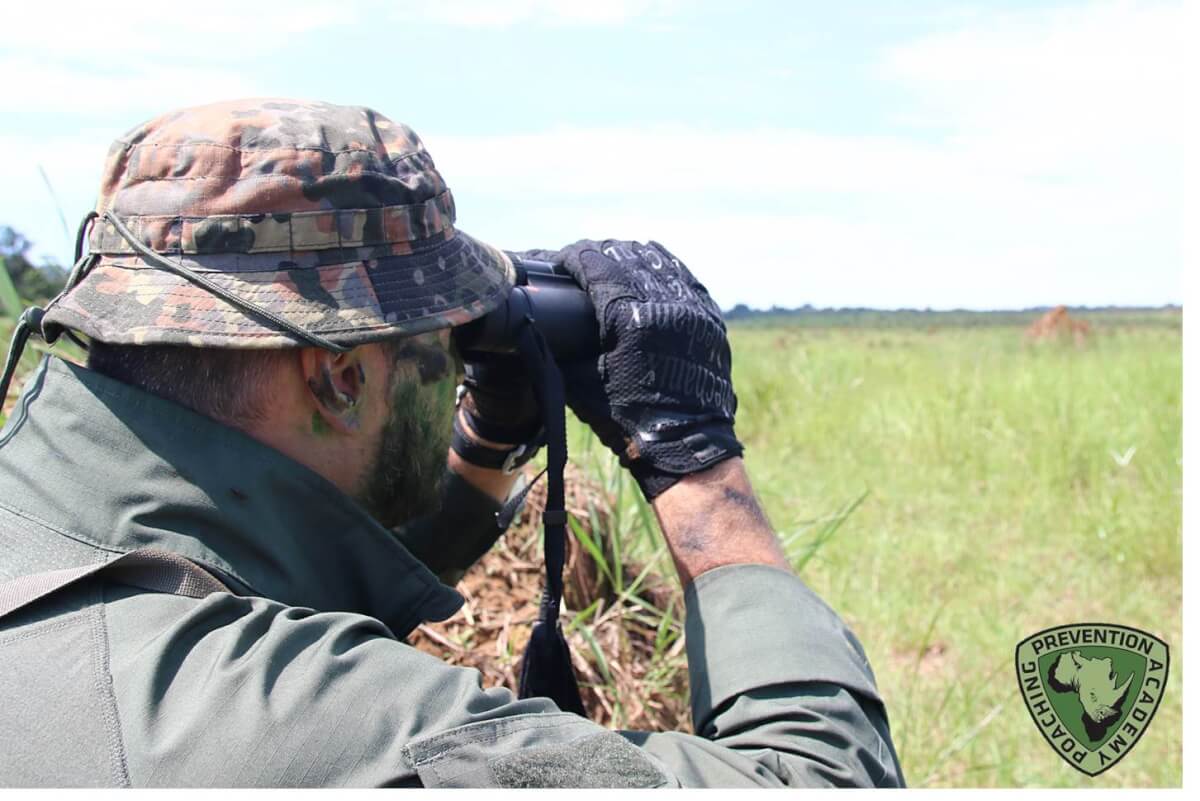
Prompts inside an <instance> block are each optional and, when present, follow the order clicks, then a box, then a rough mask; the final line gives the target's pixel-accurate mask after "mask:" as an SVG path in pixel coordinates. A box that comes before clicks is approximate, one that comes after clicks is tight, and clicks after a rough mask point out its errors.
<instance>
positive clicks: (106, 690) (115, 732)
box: [92, 582, 131, 787]
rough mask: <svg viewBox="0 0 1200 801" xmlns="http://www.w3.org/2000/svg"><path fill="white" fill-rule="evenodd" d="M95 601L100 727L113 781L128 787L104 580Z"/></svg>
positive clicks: (127, 769)
mask: <svg viewBox="0 0 1200 801" xmlns="http://www.w3.org/2000/svg"><path fill="white" fill-rule="evenodd" d="M95 597H96V602H95V604H94V606H93V609H94V611H93V613H92V655H93V665H94V667H95V679H96V692H97V694H98V696H99V700H100V708H101V714H102V715H103V717H104V729H105V731H106V733H107V734H108V745H109V753H110V757H111V759H112V771H113V781H114V782H115V784H116V785H117V786H118V787H129V786H131V785H130V781H129V759H128V755H127V754H126V752H125V738H124V736H123V734H122V732H121V718H120V715H119V713H118V711H117V696H116V691H115V689H114V687H113V678H112V669H111V667H110V663H109V648H108V617H107V616H106V615H105V614H104V583H103V582H100V583H99V586H98V587H97V588H96V596H95Z"/></svg>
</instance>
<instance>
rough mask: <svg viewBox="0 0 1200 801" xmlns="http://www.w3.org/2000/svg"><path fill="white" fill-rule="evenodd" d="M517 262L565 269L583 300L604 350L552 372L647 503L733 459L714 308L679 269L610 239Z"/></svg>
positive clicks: (729, 388) (658, 248)
mask: <svg viewBox="0 0 1200 801" xmlns="http://www.w3.org/2000/svg"><path fill="white" fill-rule="evenodd" d="M522 255H523V256H525V257H527V258H534V259H543V260H547V261H552V262H554V263H556V264H561V265H563V266H564V267H565V268H566V270H567V271H568V272H569V273H570V274H571V275H572V277H574V278H575V280H576V281H577V282H578V283H579V285H580V286H581V287H583V288H584V289H585V290H586V291H587V292H588V294H589V295H590V296H591V300H592V304H593V305H594V306H595V309H596V317H597V320H598V322H599V326H600V340H601V344H602V348H603V352H602V353H601V355H600V357H599V358H598V359H588V360H584V361H581V362H574V363H567V364H562V365H560V367H561V369H562V372H563V379H564V382H565V384H566V394H567V403H568V405H569V406H570V407H571V409H572V410H573V411H574V412H575V414H576V416H577V417H579V419H581V420H583V421H584V422H586V423H587V424H588V425H590V426H591V427H592V430H594V431H595V432H596V434H597V436H599V438H600V439H601V441H602V442H604V444H605V445H607V446H608V447H609V448H610V449H612V451H613V452H614V453H616V454H617V456H618V458H619V459H620V462H621V464H622V465H623V466H624V467H626V468H628V469H629V471H630V473H631V474H632V475H633V477H634V478H635V479H636V480H637V482H638V485H639V486H640V487H641V488H642V492H643V493H644V494H645V495H646V497H647V498H654V497H655V496H657V495H658V494H660V493H661V492H663V491H664V490H666V489H667V488H668V487H670V486H671V485H673V484H674V483H676V482H677V481H678V480H679V479H680V478H682V477H683V476H685V475H688V474H689V473H694V472H697V471H700V470H705V469H707V468H709V467H711V466H712V465H714V464H716V463H717V462H719V461H721V460H723V459H727V458H729V457H731V456H739V455H741V453H742V445H741V443H740V442H738V440H737V437H736V436H735V435H734V432H733V421H734V413H735V412H736V410H737V397H736V396H735V395H734V392H733V383H732V380H731V377H730V353H729V342H728V340H727V338H726V334H725V324H724V322H723V321H722V319H721V310H720V309H719V308H718V307H717V305H716V303H715V302H713V299H712V298H711V297H709V294H708V291H707V290H706V289H705V288H704V286H703V285H702V284H701V283H700V282H699V281H697V280H696V279H695V278H694V277H693V276H692V274H691V272H689V271H688V269H687V267H686V266H684V264H683V262H681V261H680V260H679V259H677V258H675V257H674V256H673V255H672V254H671V253H670V252H669V251H668V250H667V249H666V248H664V247H663V246H662V245H659V244H658V243H657V242H650V243H649V244H648V245H643V244H641V243H639V242H623V241H618V240H612V239H607V240H604V241H603V242H597V241H594V240H587V239H585V240H581V241H579V242H576V243H575V244H573V245H568V246H567V247H565V248H563V249H562V250H559V251H557V252H554V251H526V252H525V253H523V254H522Z"/></svg>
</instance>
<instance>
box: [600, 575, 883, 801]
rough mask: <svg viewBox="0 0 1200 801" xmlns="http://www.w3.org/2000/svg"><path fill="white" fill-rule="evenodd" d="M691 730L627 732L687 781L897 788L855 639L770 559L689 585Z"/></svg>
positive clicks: (877, 701) (879, 706)
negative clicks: (769, 562)
mask: <svg viewBox="0 0 1200 801" xmlns="http://www.w3.org/2000/svg"><path fill="white" fill-rule="evenodd" d="M685 605H686V609H687V621H686V624H685V633H686V637H687V654H688V672H689V678H690V683H691V704H692V721H693V723H694V728H695V731H696V735H684V734H679V733H674V732H663V733H645V732H622V734H623V736H624V737H626V739H628V740H629V741H630V742H632V743H634V744H636V745H638V746H639V747H641V748H642V749H643V750H645V751H646V752H648V753H650V754H653V755H654V756H655V757H656V758H657V759H659V760H660V761H661V762H662V763H663V764H664V765H666V766H667V768H668V769H669V770H670V771H671V773H672V774H673V775H674V777H675V778H676V779H677V780H678V781H679V782H680V784H682V785H683V786H736V785H747V784H750V785H763V786H789V787H797V786H853V787H877V786H903V783H904V778H903V774H902V772H901V770H900V762H899V759H898V757H897V755H896V751H895V748H894V746H893V744H892V739H891V734H890V731H889V727H888V720H887V714H886V712H885V709H884V704H883V701H882V700H881V698H880V697H879V693H878V690H877V689H876V685H875V677H874V675H873V674H872V672H871V668H870V666H869V664H868V662H867V658H866V655H865V653H864V652H863V648H862V646H861V645H860V644H859V642H858V640H857V639H856V638H855V637H854V635H853V634H852V633H851V632H850V630H849V629H848V628H847V627H846V626H845V624H844V623H843V622H842V621H841V619H840V618H839V617H838V616H837V615H836V614H835V613H834V612H833V610H831V609H830V608H829V607H828V606H827V605H826V604H825V603H824V602H823V601H821V599H820V598H818V597H817V596H816V595H815V594H814V593H813V592H812V591H811V590H809V589H808V588H807V587H806V586H805V585H804V583H803V582H802V581H801V580H800V579H799V578H797V577H796V576H794V575H792V574H791V573H788V572H786V571H783V570H779V569H777V568H773V567H767V566H765V565H732V566H727V567H721V568H717V569H715V570H711V571H709V572H707V573H704V574H702V575H701V576H699V577H698V578H697V579H696V580H695V581H694V582H693V583H692V585H691V586H689V587H688V589H687V592H686V593H685Z"/></svg>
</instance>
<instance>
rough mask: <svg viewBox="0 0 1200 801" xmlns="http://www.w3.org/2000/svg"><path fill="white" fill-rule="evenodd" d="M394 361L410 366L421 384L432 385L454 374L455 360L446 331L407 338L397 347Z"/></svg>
mask: <svg viewBox="0 0 1200 801" xmlns="http://www.w3.org/2000/svg"><path fill="white" fill-rule="evenodd" d="M396 360H397V362H408V363H410V364H412V365H413V366H414V367H415V368H416V371H417V375H418V376H419V377H420V380H421V383H423V384H433V383H436V382H438V381H441V380H442V379H444V378H446V377H453V376H454V374H455V358H454V354H453V352H452V346H451V344H450V336H449V333H447V331H430V332H428V333H425V334H418V335H416V336H412V337H408V338H407V339H405V340H403V341H402V342H401V343H400V345H399V346H398V347H397V349H396Z"/></svg>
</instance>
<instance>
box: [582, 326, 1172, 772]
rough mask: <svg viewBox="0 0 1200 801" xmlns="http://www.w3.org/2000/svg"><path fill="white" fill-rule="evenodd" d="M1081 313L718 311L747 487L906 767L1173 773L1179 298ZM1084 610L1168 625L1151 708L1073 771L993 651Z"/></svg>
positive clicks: (603, 461)
mask: <svg viewBox="0 0 1200 801" xmlns="http://www.w3.org/2000/svg"><path fill="white" fill-rule="evenodd" d="M1091 322H1092V324H1093V326H1094V327H1095V335H1094V336H1093V337H1092V339H1091V341H1090V343H1089V344H1087V345H1085V346H1084V347H1076V346H1075V345H1073V344H1070V343H1068V342H1064V343H1054V342H1051V343H1043V344H1039V345H1036V346H1031V345H1027V344H1025V343H1024V342H1023V339H1022V328H1021V327H1019V326H1015V325H988V326H953V327H942V328H939V329H936V330H935V329H931V328H929V327H924V326H923V327H920V328H917V327H911V326H910V327H908V328H903V327H900V328H897V327H891V326H889V327H880V328H871V329H864V328H850V327H843V326H826V327H814V326H809V325H793V326H789V325H787V324H786V323H777V322H773V323H769V324H766V325H760V324H757V323H755V324H747V325H740V326H739V325H734V326H732V328H731V337H732V342H733V349H734V371H735V375H734V380H735V385H736V387H737V390H738V397H739V401H740V407H739V414H738V433H739V435H740V436H741V438H742V439H743V441H744V442H745V444H746V446H747V453H746V462H747V465H748V468H749V470H750V473H751V476H752V479H753V481H754V484H755V487H756V490H757V492H758V494H759V496H760V498H761V500H762V502H763V504H764V506H765V507H766V509H767V512H768V515H769V516H770V518H771V520H772V522H773V523H774V525H775V527H776V529H777V531H778V532H779V533H780V535H781V536H782V537H783V539H784V541H785V543H786V544H787V548H788V552H789V554H790V555H791V556H792V557H793V561H794V563H795V564H796V565H797V568H798V569H799V570H800V573H801V575H802V576H803V577H804V578H805V579H806V580H807V582H808V583H809V584H810V585H811V586H812V587H813V588H814V589H815V590H817V591H818V592H819V593H820V594H821V595H822V596H823V597H824V598H825V599H826V600H827V601H828V602H829V603H830V604H831V605H832V606H833V607H834V608H835V609H837V610H838V611H839V612H840V613H841V614H842V615H843V616H844V617H845V619H846V620H847V621H848V622H849V623H850V624H851V627H852V628H853V629H854V630H855V631H856V633H857V634H858V635H859V637H860V639H861V640H862V641H863V643H864V645H865V647H866V649H867V652H868V654H869V655H870V657H871V660H872V663H873V666H874V668H875V672H876V675H877V677H878V679H879V684H880V687H881V690H882V692H883V694H884V697H885V699H886V701H887V703H888V707H889V714H890V718H891V722H892V726H893V735H894V737H895V740H896V744H897V747H898V749H899V751H900V755H901V758H902V761H903V766H904V769H905V772H906V775H907V778H908V780H909V782H910V784H912V785H914V786H1029V785H1033V786H1055V787H1057V786H1068V787H1070V786H1077V787H1092V786H1100V787H1110V786H1178V785H1179V784H1180V782H1181V780H1182V765H1181V763H1182V705H1181V696H1182V691H1181V685H1182V667H1181V661H1182V660H1181V656H1182V654H1181V650H1182V648H1181V643H1182V611H1181V609H1182V569H1183V554H1182V540H1181V536H1182V470H1183V468H1182V447H1183V445H1182V406H1181V398H1182V349H1181V335H1180V324H1181V316H1180V314H1179V313H1177V312H1164V313H1161V314H1138V315H1128V314H1121V313H1110V314H1100V315H1096V316H1094V317H1092V318H1091ZM572 433H573V441H574V448H575V450H574V453H575V454H576V459H577V460H583V461H584V462H585V463H586V464H587V468H588V469H589V470H590V471H592V472H593V473H594V474H597V475H602V476H604V480H606V481H608V485H609V486H610V487H614V488H616V489H617V491H618V494H619V495H620V497H622V498H625V499H627V500H626V501H625V503H626V504H627V505H628V507H629V508H628V509H627V510H625V512H624V513H619V514H618V515H617V516H616V519H617V520H618V526H617V527H616V528H619V529H620V530H614V531H612V532H610V535H611V536H616V537H618V538H619V539H620V540H621V546H620V548H621V550H622V551H623V552H624V553H625V554H626V555H627V556H628V555H630V554H633V555H641V556H642V557H643V558H646V557H647V556H648V555H649V554H651V553H652V552H653V550H654V549H655V548H657V547H658V544H659V541H658V538H657V535H656V533H655V532H654V531H653V529H652V527H650V526H649V525H647V522H646V518H645V517H644V516H641V517H639V516H638V515H637V514H635V513H634V512H635V510H636V508H637V507H638V506H639V505H640V504H637V503H635V502H634V501H632V500H628V499H629V498H631V497H632V495H633V493H632V492H631V491H630V489H629V487H621V486H619V485H622V484H625V483H627V482H625V481H623V480H622V479H620V478H618V477H617V476H615V475H613V474H612V472H611V471H612V467H613V465H612V462H611V461H610V460H608V459H607V458H604V457H599V458H598V457H597V454H596V447H597V446H595V445H594V444H592V443H590V442H589V441H588V437H587V435H586V434H585V433H584V432H583V430H582V428H581V427H579V426H578V424H576V428H575V430H574V431H573V432H572ZM657 564H659V565H661V564H663V562H662V561H661V560H660V561H659V562H658V563H657ZM666 569H667V570H669V567H668V568H666ZM1089 621H1100V622H1111V623H1119V624H1123V625H1128V626H1134V627H1137V628H1141V629H1145V630H1147V631H1150V632H1152V633H1155V634H1157V635H1158V636H1160V637H1162V638H1163V639H1165V640H1166V641H1167V642H1168V644H1169V645H1170V646H1171V647H1172V654H1171V656H1172V664H1171V669H1170V673H1171V675H1170V680H1169V683H1168V687H1167V691H1166V696H1165V698H1164V700H1163V703H1162V706H1161V707H1160V709H1159V711H1158V714H1157V716H1156V718H1155V720H1154V722H1153V724H1152V725H1151V727H1150V728H1149V730H1148V731H1147V733H1146V735H1145V736H1144V737H1143V739H1142V740H1141V742H1140V743H1139V744H1138V745H1137V748H1136V749H1135V750H1134V751H1133V752H1132V753H1131V754H1130V755H1129V756H1128V757H1126V758H1125V759H1124V760H1123V761H1122V762H1120V763H1119V764H1117V765H1116V766H1115V767H1114V768H1112V769H1111V770H1110V771H1108V772H1107V773H1105V774H1102V775H1101V776H1100V777H1098V778H1095V779H1092V778H1089V777H1087V776H1085V775H1083V774H1081V773H1078V772H1076V771H1075V770H1074V769H1073V768H1071V767H1069V766H1068V765H1067V764H1066V763H1065V762H1063V761H1062V760H1061V759H1060V758H1059V757H1058V756H1057V755H1056V754H1055V753H1054V752H1052V751H1051V749H1050V747H1049V745H1048V744H1047V743H1046V742H1045V741H1044V740H1043V739H1042V737H1041V735H1040V734H1039V733H1038V731H1037V729H1036V727H1035V726H1034V724H1033V721H1032V720H1031V718H1030V716H1029V713H1028V712H1027V711H1026V709H1025V706H1024V704H1023V702H1022V700H1021V697H1020V694H1019V692H1018V688H1017V681H1016V676H1015V672H1014V664H1013V660H1014V656H1013V655H1014V649H1015V647H1016V645H1017V643H1018V642H1019V641H1020V640H1021V639H1023V638H1024V637H1026V636H1028V635H1030V634H1033V633H1034V632H1036V631H1039V630H1041V629H1045V628H1048V627H1051V626H1054V625H1060V624H1067V623H1076V622H1089Z"/></svg>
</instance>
